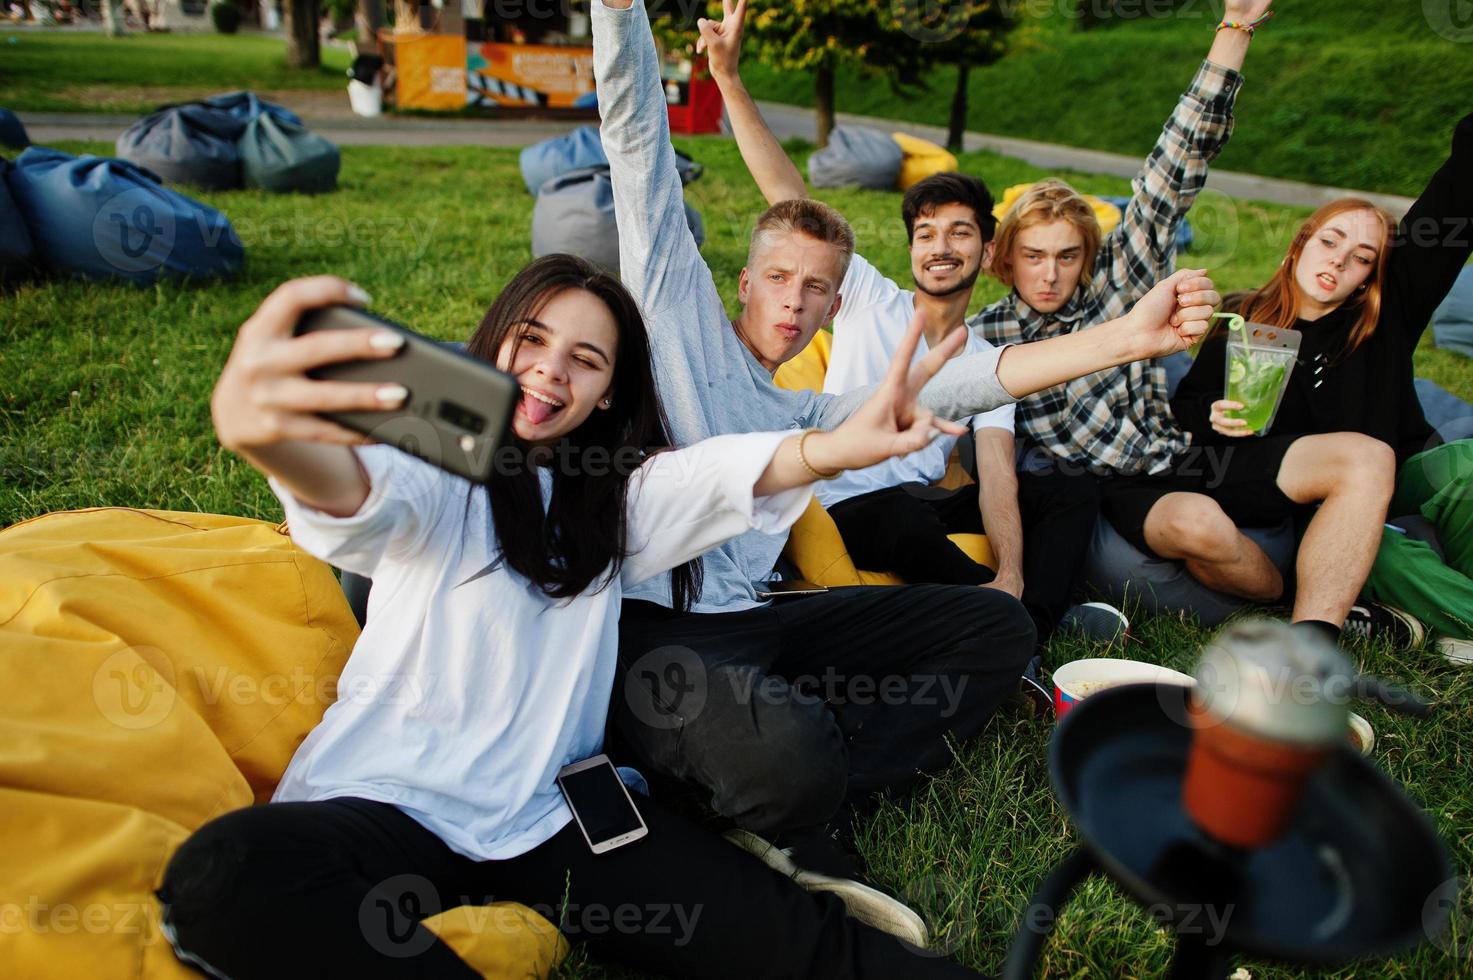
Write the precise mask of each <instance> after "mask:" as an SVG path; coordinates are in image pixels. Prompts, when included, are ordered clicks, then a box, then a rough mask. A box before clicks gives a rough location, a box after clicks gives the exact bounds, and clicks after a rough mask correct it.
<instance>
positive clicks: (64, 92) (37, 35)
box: [0, 27, 352, 112]
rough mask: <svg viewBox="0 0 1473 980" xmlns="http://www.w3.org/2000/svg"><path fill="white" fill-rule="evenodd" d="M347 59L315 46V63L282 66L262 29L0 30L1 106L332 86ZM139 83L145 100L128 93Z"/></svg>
mask: <svg viewBox="0 0 1473 980" xmlns="http://www.w3.org/2000/svg"><path fill="white" fill-rule="evenodd" d="M351 60H352V59H351V58H350V57H349V55H348V52H347V51H345V50H343V49H342V48H336V47H328V46H326V45H324V46H323V48H322V67H320V68H313V69H298V68H288V67H287V66H286V42H284V41H283V40H282V39H280V38H276V37H268V36H266V35H263V34H129V35H127V36H126V37H121V38H107V37H104V36H102V35H101V34H71V33H59V32H58V33H54V34H52V33H42V32H40V31H34V30H28V31H16V30H6V29H5V28H4V27H0V106H4V107H5V108H7V109H12V110H20V111H32V112H67V111H79V112H100V111H108V112H147V111H149V110H151V109H154V108H156V107H157V106H158V105H159V104H160V103H163V102H168V101H171V100H173V99H174V98H175V97H174V96H171V95H170V94H169V93H168V90H170V89H179V90H181V91H188V92H190V93H197V92H199V91H201V89H208V90H210V91H225V90H229V89H263V90H271V89H333V90H342V89H343V87H344V86H346V85H347V82H346V81H345V76H344V72H345V71H346V70H347V67H348V63H349V61H351ZM144 87H146V88H147V90H148V93H147V94H146V95H145V96H144V97H139V96H138V95H137V94H134V93H135V91H136V90H137V89H139V88H144Z"/></svg>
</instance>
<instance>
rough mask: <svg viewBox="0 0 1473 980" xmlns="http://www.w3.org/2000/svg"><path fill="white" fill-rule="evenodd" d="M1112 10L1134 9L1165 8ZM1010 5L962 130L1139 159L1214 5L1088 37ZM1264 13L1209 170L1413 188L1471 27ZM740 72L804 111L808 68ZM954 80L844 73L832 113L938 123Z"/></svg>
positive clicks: (768, 94) (1434, 5)
mask: <svg viewBox="0 0 1473 980" xmlns="http://www.w3.org/2000/svg"><path fill="white" fill-rule="evenodd" d="M1124 3H1125V5H1126V9H1133V10H1137V11H1139V10H1142V9H1157V10H1159V9H1163V6H1164V5H1163V4H1162V3H1159V2H1156V0H1147V2H1144V3H1140V2H1132V0H1124ZM1439 3H1440V5H1441V6H1440V8H1439V7H1438V4H1439ZM1019 6H1020V7H1021V9H1022V10H1024V11H1025V12H1027V11H1033V12H1035V13H1034V15H1033V16H1031V17H1029V18H1026V19H1025V20H1024V21H1023V23H1022V26H1020V28H1019V29H1018V31H1017V32H1015V34H1014V35H1013V42H1012V50H1011V51H1010V53H1009V55H1008V56H1007V57H1006V58H1004V59H1003V60H1002V61H1000V62H998V63H997V64H995V65H990V66H987V67H983V68H978V69H974V70H973V72H972V76H971V80H970V86H969V90H968V91H969V99H970V102H969V114H968V119H967V128H968V129H972V130H976V131H978V132H983V133H995V134H999V135H1005V136H1018V137H1024V138H1027V139H1035V140H1042V141H1045V142H1049V143H1063V144H1066V145H1068V146H1078V147H1089V148H1091V149H1098V150H1112V151H1115V152H1119V153H1129V154H1131V155H1135V154H1137V153H1139V154H1142V155H1144V154H1145V152H1146V151H1147V150H1148V149H1149V148H1150V147H1151V144H1152V143H1153V142H1154V141H1155V138H1156V135H1157V134H1158V133H1159V132H1160V130H1161V124H1162V123H1163V122H1164V121H1165V119H1166V117H1167V115H1168V114H1169V113H1170V111H1171V107H1172V105H1173V104H1174V103H1175V101H1176V98H1177V96H1178V95H1179V94H1180V92H1181V91H1182V89H1184V88H1185V87H1186V85H1187V83H1188V82H1189V81H1190V80H1191V77H1192V72H1193V71H1194V70H1195V67H1196V65H1197V64H1198V63H1199V62H1200V61H1201V59H1202V58H1203V57H1204V56H1205V55H1206V53H1207V49H1208V47H1209V45H1210V44H1211V38H1212V26H1213V24H1215V23H1216V16H1215V14H1213V13H1212V12H1211V11H1214V10H1215V11H1220V10H1221V6H1222V5H1221V4H1220V3H1208V2H1206V0H1178V4H1177V8H1176V9H1177V14H1176V15H1173V16H1169V17H1164V18H1163V17H1139V16H1138V17H1136V18H1134V19H1123V20H1118V21H1116V22H1114V24H1113V26H1110V27H1106V28H1101V29H1098V30H1092V31H1079V30H1077V29H1075V24H1076V22H1075V21H1074V20H1072V19H1070V18H1065V17H1061V16H1059V15H1058V13H1057V11H1058V10H1059V9H1061V8H1062V7H1063V6H1064V5H1063V4H1061V3H1047V2H1045V3H1034V2H1024V3H1022V4H1020V5H1019ZM1424 8H1425V10H1424ZM1275 9H1276V10H1277V11H1278V15H1277V17H1276V18H1275V19H1274V20H1273V22H1271V23H1270V24H1268V25H1267V26H1266V27H1265V28H1263V29H1262V30H1261V31H1260V32H1259V33H1258V34H1257V35H1255V37H1254V40H1253V44H1252V50H1250V51H1249V53H1248V61H1247V63H1246V64H1245V66H1244V69H1243V71H1244V75H1245V77H1246V81H1245V84H1244V87H1243V90H1242V93H1241V94H1240V96H1239V99H1238V111H1237V128H1236V130H1235V132H1234V135H1233V139H1232V142H1231V143H1230V144H1229V145H1228V147H1227V148H1226V149H1225V150H1224V152H1223V154H1222V156H1221V158H1220V159H1219V161H1218V164H1219V165H1220V166H1222V167H1225V168H1228V169H1231V170H1242V171H1247V172H1249V173H1257V174H1264V175H1268V176H1274V177H1287V178H1291V179H1294V180H1304V181H1309V182H1311V183H1320V184H1334V185H1337V186H1341V187H1353V188H1358V189H1362V190H1371V191H1385V192H1390V193H1397V194H1408V195H1414V194H1416V193H1417V192H1418V191H1419V190H1420V189H1421V187H1422V184H1423V183H1424V182H1425V180H1426V178H1427V176H1429V175H1430V174H1431V173H1432V171H1433V170H1434V169H1436V167H1437V166H1438V165H1439V164H1440V163H1441V162H1442V160H1443V159H1444V158H1445V157H1446V156H1447V148H1448V144H1449V141H1450V137H1451V134H1452V127H1453V123H1454V122H1456V121H1457V120H1458V119H1459V118H1460V117H1461V116H1463V115H1464V114H1466V113H1467V112H1469V111H1470V110H1473V98H1470V93H1473V45H1470V43H1468V42H1473V30H1470V29H1467V28H1466V26H1465V28H1464V29H1463V30H1462V31H1461V32H1460V33H1459V32H1457V31H1456V30H1454V29H1449V28H1448V25H1447V24H1446V23H1443V22H1442V21H1439V22H1438V23H1439V26H1441V27H1443V29H1444V31H1445V32H1446V33H1451V34H1453V35H1454V36H1455V37H1460V38H1461V42H1460V41H1457V40H1451V39H1449V38H1448V37H1445V36H1443V34H1440V33H1438V32H1437V31H1436V30H1434V29H1433V26H1432V24H1431V22H1430V21H1429V19H1428V15H1427V13H1426V11H1433V12H1434V13H1435V12H1436V10H1437V9H1441V10H1448V9H1450V8H1449V6H1448V3H1447V2H1443V0H1429V2H1428V3H1427V4H1425V5H1424V4H1422V3H1365V2H1363V3H1356V4H1328V3H1322V2H1319V0H1280V2H1279V3H1277V4H1275ZM1039 11H1044V12H1045V13H1042V14H1040V13H1038V12H1039ZM1453 28H1456V23H1454V24H1453ZM742 70H743V74H744V76H745V77H746V79H747V82H748V86H749V88H750V89H751V90H752V92H753V94H755V95H756V96H757V97H758V98H760V99H772V100H775V101H779V102H789V103H792V104H795V105H812V104H813V81H812V77H811V76H810V75H808V74H807V73H802V72H780V71H777V70H774V69H771V68H768V67H766V66H763V65H761V64H759V63H757V61H756V59H755V58H749V59H747V60H746V61H745V62H744V63H743V69H742ZM955 86H956V71H955V69H954V68H952V67H949V66H938V67H937V68H936V69H935V70H934V72H933V73H932V76H931V78H930V79H929V90H928V91H926V92H924V93H920V94H917V93H905V94H897V93H896V92H894V91H892V90H891V88H890V87H889V86H888V84H886V83H885V82H883V81H880V80H876V79H863V78H859V77H857V76H856V75H855V74H854V73H853V72H842V73H841V74H840V78H839V82H838V85H837V92H838V109H839V111H841V112H854V113H860V114H864V115H872V116H881V117H884V118H888V119H905V120H911V121H915V122H924V123H932V124H935V125H939V126H945V125H946V124H947V119H948V114H949V111H950V106H951V96H952V91H953V89H954V88H955Z"/></svg>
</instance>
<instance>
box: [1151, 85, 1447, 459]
mask: <svg viewBox="0 0 1473 980" xmlns="http://www.w3.org/2000/svg"><path fill="white" fill-rule="evenodd" d="M1470 254H1473V114H1469V115H1467V116H1464V117H1463V119H1462V121H1460V122H1459V123H1458V125H1457V127H1456V129H1455V130H1454V132H1453V145H1452V154H1451V155H1450V156H1449V157H1448V159H1447V162H1446V163H1444V164H1443V165H1442V167H1441V169H1439V170H1438V171H1437V173H1436V174H1434V175H1433V177H1432V180H1431V182H1429V183H1428V184H1427V187H1426V189H1425V190H1423V191H1422V196H1421V197H1419V198H1417V201H1416V203H1415V204H1413V205H1412V207H1411V210H1410V211H1408V212H1407V214H1406V217H1405V218H1403V219H1402V221H1401V225H1400V227H1399V228H1398V229H1397V235H1396V238H1395V239H1393V242H1392V247H1391V253H1390V255H1389V256H1388V258H1387V267H1386V281H1385V283H1384V284H1383V287H1382V291H1381V318H1380V319H1379V320H1378V321H1377V325H1376V330H1375V332H1374V333H1372V334H1371V336H1370V337H1369V338H1368V339H1367V340H1366V341H1365V342H1364V343H1362V344H1361V345H1360V346H1359V347H1358V348H1356V349H1355V351H1354V352H1352V353H1351V354H1349V355H1347V356H1345V357H1342V358H1341V359H1340V360H1339V361H1336V362H1334V363H1331V361H1332V359H1333V358H1335V356H1336V355H1337V354H1338V353H1339V352H1340V351H1341V350H1342V349H1343V348H1344V345H1345V340H1346V337H1347V336H1349V333H1350V329H1351V327H1352V326H1353V325H1354V323H1355V320H1356V317H1357V315H1358V313H1359V305H1358V304H1347V305H1345V306H1341V307H1340V308H1339V309H1337V310H1335V311H1334V312H1332V313H1329V314H1327V315H1326V316H1323V317H1321V318H1320V319H1318V320H1315V321H1306V320H1298V321H1296V322H1295V324H1294V329H1295V330H1299V331H1301V332H1302V333H1303V334H1304V341H1303V345H1302V346H1301V348H1300V351H1299V360H1298V362H1297V364H1296V365H1295V367H1294V371H1293V373H1292V374H1291V375H1290V377H1289V388H1288V390H1287V391H1286V392H1285V393H1284V400H1283V402H1282V403H1281V404H1280V405H1279V412H1278V416H1277V417H1276V418H1275V419H1274V423H1273V426H1272V427H1271V428H1270V429H1269V434H1270V435H1274V436H1282V435H1311V434H1314V433H1319V432H1361V433H1364V434H1366V435H1368V436H1372V437H1374V438H1376V439H1380V440H1381V441H1382V442H1385V443H1388V444H1389V445H1390V446H1391V447H1392V448H1393V449H1395V450H1396V456H1397V460H1398V461H1401V460H1405V459H1406V458H1407V457H1408V456H1410V455H1412V454H1413V453H1417V452H1421V451H1422V450H1424V449H1427V448H1429V447H1430V446H1432V445H1435V444H1436V442H1437V441H1438V440H1437V437H1436V436H1435V435H1434V433H1433V431H1432V428H1431V426H1429V425H1428V424H1427V419H1426V418H1425V417H1424V416H1423V414H1422V405H1421V402H1419V401H1418V399H1417V392H1416V388H1415V386H1414V385H1413V383H1412V352H1413V351H1414V350H1415V349H1416V347H1417V341H1418V340H1419V339H1420V338H1421V336H1422V332H1423V331H1424V330H1426V329H1427V323H1428V321H1429V320H1431V318H1432V313H1433V311H1434V310H1435V309H1437V306H1438V304H1440V303H1441V302H1442V300H1443V298H1444V297H1446V296H1447V294H1448V291H1449V290H1450V289H1452V286H1453V283H1454V281H1455V280H1456V279H1457V277H1458V273H1459V272H1461V271H1462V268H1463V265H1464V263H1466V262H1467V261H1468V256H1469V255H1470ZM1226 345H1227V340H1226V335H1225V333H1220V334H1219V335H1218V336H1215V337H1213V338H1212V339H1210V340H1208V341H1205V342H1204V343H1203V344H1202V347H1201V349H1200V350H1199V351H1198V353H1197V359H1196V361H1195V362H1194V363H1193V364H1192V368H1191V370H1190V371H1188V372H1187V376H1186V377H1185V378H1183V379H1182V382H1181V386H1180V387H1179V388H1178V389H1177V391H1176V394H1175V395H1174V396H1173V397H1172V399H1171V409H1172V412H1173V413H1174V414H1175V415H1176V419H1177V422H1178V423H1180V425H1181V426H1182V428H1184V429H1186V430H1187V431H1188V432H1190V433H1192V441H1193V442H1194V443H1198V444H1202V443H1224V442H1230V441H1232V437H1230V436H1221V435H1218V434H1217V433H1216V432H1214V431H1213V430H1212V426H1211V424H1210V423H1209V422H1208V416H1209V414H1210V412H1211V406H1212V403H1213V402H1215V401H1217V400H1218V399H1220V398H1222V397H1223V371H1224V365H1223V361H1224V357H1225V356H1226V355H1225V352H1226Z"/></svg>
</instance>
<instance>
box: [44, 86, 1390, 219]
mask: <svg viewBox="0 0 1473 980" xmlns="http://www.w3.org/2000/svg"><path fill="white" fill-rule="evenodd" d="M272 94H273V95H276V96H277V100H278V101H280V102H282V103H284V104H285V105H286V106H287V107H288V108H293V109H296V110H297V111H299V113H300V114H301V115H302V117H303V118H304V119H305V120H306V121H307V122H308V123H309V124H310V125H311V127H312V129H313V130H314V131H315V132H318V133H320V134H322V135H323V136H325V137H326V138H327V139H330V140H332V141H333V142H335V143H339V144H343V145H355V146H356V145H365V144H393V145H398V146H526V145H528V144H531V143H536V142H538V141H539V140H543V139H546V138H548V137H549V136H558V135H561V134H563V133H565V132H567V131H568V130H570V129H572V128H573V127H575V126H580V125H584V124H585V123H586V122H587V120H549V119H544V120H521V119H448V118H447V119H429V118H419V117H414V116H403V117H400V116H383V117H380V118H377V119H360V118H358V117H356V116H354V115H352V113H351V112H349V111H348V107H347V96H346V95H344V96H343V98H342V100H341V102H337V101H335V100H331V99H328V100H324V99H323V98H322V96H321V93H305V94H304V95H303V96H302V99H303V101H302V103H301V104H300V106H294V105H293V101H294V100H293V98H292V97H291V96H290V95H289V93H272ZM761 107H762V114H763V116H764V117H765V118H766V119H767V122H768V125H770V126H771V127H772V131H773V132H774V133H775V134H776V135H777V137H778V138H779V139H790V138H792V137H801V138H803V139H807V140H812V139H813V138H814V135H815V132H816V128H815V122H814V117H813V111H812V110H811V109H802V108H799V107H797V106H790V105H781V104H778V103H775V102H764V103H762V104H761ZM19 115H20V118H21V120H22V122H24V123H25V125H26V129H27V130H28V131H29V132H30V134H31V139H33V140H35V141H36V142H38V143H46V142H49V141H51V140H59V139H90V140H105V141H107V142H109V143H111V142H113V141H114V140H115V139H117V136H118V134H119V133H121V132H122V131H123V130H124V129H126V128H127V127H128V126H129V125H131V124H132V123H133V121H134V120H135V119H136V118H137V117H136V116H131V115H99V114H89V113H66V112H49V113H48V112H23V113H20V114H19ZM839 122H840V123H857V124H859V125H865V126H874V127H876V128H879V129H883V130H886V131H894V130H904V131H905V132H908V133H911V134H913V135H915V136H919V137H921V138H923V139H928V140H932V141H934V142H938V143H944V142H945V141H946V131H945V130H944V129H943V128H941V127H939V126H925V125H921V124H918V123H902V122H897V121H895V120H890V119H875V118H871V117H868V116H856V115H851V114H849V113H842V112H841V113H839ZM963 145H964V146H965V148H966V149H968V150H979V149H982V150H992V151H994V152H997V153H1001V154H1003V155H1005V156H1010V157H1017V158H1018V159H1021V160H1024V161H1026V162H1028V163H1031V164H1033V165H1034V166H1037V167H1042V168H1044V169H1046V170H1074V171H1079V172H1082V173H1092V174H1109V175H1111V176H1115V177H1125V178H1129V177H1133V176H1135V173H1136V171H1137V170H1138V169H1140V165H1141V160H1142V157H1140V156H1130V155H1126V154H1120V153H1105V152H1102V151H1099V150H1081V149H1076V148H1074V147H1068V146H1059V145H1055V144H1052V143H1038V142H1035V141H1033V140H1024V139H1015V138H1013V137H1009V136H990V135H988V134H985V133H972V132H969V133H967V134H966V135H965V137H964V140H963ZM1146 149H1147V148H1146V147H1142V152H1143V153H1144V152H1145V150H1146ZM1207 186H1208V187H1209V188H1211V189H1214V190H1217V191H1219V192H1221V193H1223V194H1226V195H1227V196H1229V197H1231V198H1234V199H1236V200H1244V201H1269V202H1271V203H1274V204H1291V205H1300V206H1307V207H1318V206H1319V205H1321V204H1324V203H1325V202H1327V201H1332V200H1334V199H1335V198H1338V197H1345V196H1347V195H1352V194H1354V195H1358V196H1361V197H1365V198H1368V199H1370V200H1371V201H1373V202H1375V203H1377V204H1379V205H1381V206H1382V207H1385V208H1386V209H1387V210H1389V211H1391V212H1392V213H1393V214H1395V215H1397V216H1398V217H1400V216H1401V215H1402V214H1404V213H1405V212H1406V210H1407V208H1409V207H1410V206H1411V204H1412V199H1411V198H1409V197H1398V196H1395V195H1391V194H1372V193H1367V192H1363V191H1355V190H1349V189H1346V188H1340V187H1323V186H1320V185H1316V184H1305V183H1300V182H1299V181H1294V180H1279V179H1277V178H1273V177H1259V176H1256V175H1254V174H1245V173H1234V172H1232V171H1227V170H1213V171H1212V173H1211V175H1210V176H1209V177H1208V180H1207Z"/></svg>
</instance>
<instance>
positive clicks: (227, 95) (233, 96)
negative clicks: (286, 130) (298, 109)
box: [199, 92, 302, 131]
mask: <svg viewBox="0 0 1473 980" xmlns="http://www.w3.org/2000/svg"><path fill="white" fill-rule="evenodd" d="M199 104H200V105H203V106H208V107H209V108H211V109H218V110H219V111H221V112H224V113H227V114H228V115H230V116H233V117H234V118H235V119H236V120H237V121H238V122H239V123H240V126H241V130H242V131H244V129H245V127H246V126H247V125H249V124H250V123H251V122H252V121H253V120H255V119H256V118H257V117H258V116H261V115H262V114H265V115H269V116H271V118H273V119H275V120H276V121H277V122H280V123H288V124H292V125H297V126H300V125H302V117H301V116H298V115H297V114H296V113H295V112H292V111H291V110H290V109H288V108H286V107H285V106H279V105H277V104H276V103H275V102H267V101H266V100H265V99H263V98H261V97H260V96H258V95H256V93H254V92H221V93H220V94H219V95H212V96H210V97H209V98H207V99H201V100H200V102H199Z"/></svg>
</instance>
